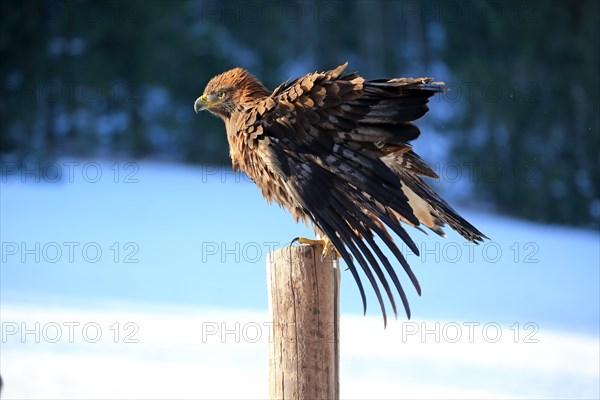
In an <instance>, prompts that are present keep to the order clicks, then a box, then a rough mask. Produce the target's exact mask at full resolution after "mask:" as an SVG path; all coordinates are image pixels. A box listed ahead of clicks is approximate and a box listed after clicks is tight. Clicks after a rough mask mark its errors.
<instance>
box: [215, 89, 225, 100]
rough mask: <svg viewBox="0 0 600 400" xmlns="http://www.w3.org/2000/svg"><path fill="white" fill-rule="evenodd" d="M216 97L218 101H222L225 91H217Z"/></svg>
mask: <svg viewBox="0 0 600 400" xmlns="http://www.w3.org/2000/svg"><path fill="white" fill-rule="evenodd" d="M217 97H218V98H219V99H220V100H223V99H224V98H225V91H224V90H219V91H217Z"/></svg>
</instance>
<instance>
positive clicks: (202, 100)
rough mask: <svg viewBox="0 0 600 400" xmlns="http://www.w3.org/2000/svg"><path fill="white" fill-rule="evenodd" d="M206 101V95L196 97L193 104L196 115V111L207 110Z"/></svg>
mask: <svg viewBox="0 0 600 400" xmlns="http://www.w3.org/2000/svg"><path fill="white" fill-rule="evenodd" d="M208 105H209V104H208V101H207V100H206V95H205V94H203V95H202V96H200V97H198V98H197V99H196V101H195V102H194V111H196V114H198V111H202V110H206V109H207V108H208Z"/></svg>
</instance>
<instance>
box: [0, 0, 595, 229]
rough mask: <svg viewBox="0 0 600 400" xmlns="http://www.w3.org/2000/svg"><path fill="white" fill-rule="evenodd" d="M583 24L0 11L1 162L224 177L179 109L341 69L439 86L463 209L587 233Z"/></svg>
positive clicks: (588, 139) (504, 7)
mask: <svg viewBox="0 0 600 400" xmlns="http://www.w3.org/2000/svg"><path fill="white" fill-rule="evenodd" d="M599 27H600V18H599V2H597V1H595V0H589V1H514V2H511V1H469V2H444V1H435V0H431V1H380V2H378V1H371V0H368V1H284V2H275V1H271V0H266V1H248V2H237V1H223V2H218V1H192V0H189V1H186V0H176V1H69V0H67V1H52V0H48V1H35V0H25V1H1V2H0V121H1V125H0V161H1V162H2V163H4V164H6V163H18V164H19V165H25V163H28V162H34V163H35V162H48V161H51V160H56V159H60V158H64V157H73V158H78V157H99V158H112V157H117V158H135V159H159V160H168V161H175V162H188V163H219V164H223V165H229V160H228V152H227V143H226V137H225V131H224V128H223V125H222V122H221V121H220V120H217V119H216V118H208V117H205V118H202V120H201V121H200V122H199V120H198V117H196V115H195V114H194V112H193V107H192V106H193V103H194V100H195V99H196V98H197V97H198V96H199V95H200V94H201V91H202V89H203V88H204V85H205V84H206V82H207V81H208V80H209V79H210V77H212V76H213V75H215V74H217V73H220V72H222V71H224V70H226V69H229V68H231V67H234V66H243V67H245V68H247V69H249V70H250V71H251V72H252V73H253V74H254V75H256V76H258V77H259V78H261V79H262V80H263V82H265V84H266V85H267V86H268V87H270V88H274V87H276V86H277V85H278V84H279V83H281V82H282V81H285V80H287V79H289V78H294V77H296V76H298V75H302V74H305V73H307V72H312V71H315V70H324V69H329V68H333V67H335V66H337V65H339V64H341V63H343V62H345V61H349V62H350V70H353V71H359V72H360V74H361V75H363V76H364V77H366V78H367V79H375V78H380V77H396V76H434V77H435V78H436V79H437V80H442V81H445V82H446V83H447V84H448V87H449V89H450V90H449V91H448V92H446V93H444V94H443V95H441V96H439V97H438V98H436V99H434V100H433V101H434V104H433V106H432V108H439V109H440V110H441V111H442V112H438V113H437V114H435V115H436V117H434V118H433V120H432V119H430V120H429V122H426V123H428V124H431V126H432V127H433V128H434V129H433V130H434V131H436V132H438V133H440V134H442V136H443V139H444V140H441V139H440V146H442V143H443V146H446V147H448V148H449V154H450V156H449V158H450V159H451V160H453V161H456V162H457V163H459V164H458V165H462V166H463V167H465V166H466V167H468V166H478V167H476V168H474V169H473V170H472V171H471V172H473V171H475V173H477V176H475V177H474V179H473V180H472V183H473V185H472V186H473V187H472V188H471V189H472V193H473V196H475V197H476V198H479V199H481V200H482V201H484V202H487V203H489V204H493V205H494V206H495V207H497V209H498V210H500V211H501V212H504V213H508V214H511V215H515V216H519V217H525V218H529V219H533V220H538V221H544V222H555V223H562V224H571V225H580V226H588V227H595V228H597V227H598V223H599V221H600V135H599V116H600V102H599V96H600V84H599V73H598V71H600V61H599V50H598V49H599V48H600V40H599V38H600V31H599V29H600V28H599ZM429 161H431V160H429ZM482 166H483V168H482ZM463 173H467V172H466V171H463Z"/></svg>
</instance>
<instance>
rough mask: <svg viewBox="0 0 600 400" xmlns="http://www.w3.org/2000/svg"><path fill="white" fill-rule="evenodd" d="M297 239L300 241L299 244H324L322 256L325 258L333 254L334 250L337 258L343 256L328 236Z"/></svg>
mask: <svg viewBox="0 0 600 400" xmlns="http://www.w3.org/2000/svg"><path fill="white" fill-rule="evenodd" d="M296 241H298V243H299V244H306V245H309V246H318V245H321V246H323V252H322V254H321V257H323V258H325V257H327V255H328V254H331V252H332V251H333V252H334V254H335V256H336V257H337V258H342V256H341V255H340V253H339V252H338V251H337V249H336V248H335V246H334V245H333V243H331V240H329V239H327V238H325V239H307V238H305V237H299V238H297V239H296Z"/></svg>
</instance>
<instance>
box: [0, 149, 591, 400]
mask: <svg viewBox="0 0 600 400" xmlns="http://www.w3.org/2000/svg"><path fill="white" fill-rule="evenodd" d="M1 172H2V174H1V179H2V181H1V182H0V185H1V186H0V190H1V193H0V220H1V224H0V235H1V246H2V248H1V251H2V253H1V257H2V260H1V270H0V278H1V282H0V289H1V292H0V299H1V305H0V320H1V323H2V330H1V338H0V339H1V340H0V374H1V375H2V378H3V380H4V385H5V386H4V390H3V392H2V398H6V399H10V398H27V399H29V398H32V399H33V398H38V399H41V398H73V399H75V398H77V399H84V398H249V397H250V398H264V397H266V395H267V392H266V389H267V382H266V379H267V374H266V370H267V347H266V346H267V343H268V340H269V337H268V316H267V313H266V308H267V306H266V304H267V291H266V284H265V281H266V277H265V259H266V254H267V253H268V252H269V251H270V250H271V249H273V248H278V247H281V246H284V245H287V242H288V241H289V240H290V239H291V238H293V237H296V236H301V235H304V236H309V237H310V236H311V235H312V232H311V230H310V229H307V228H306V227H304V226H299V225H296V224H294V222H293V220H292V218H291V217H290V216H289V215H287V213H286V212H284V211H283V210H280V209H279V208H278V207H276V206H269V205H267V204H266V203H265V202H264V200H263V199H262V197H261V196H260V193H259V191H258V189H256V188H255V187H254V185H253V184H252V183H250V182H248V180H247V178H245V177H243V176H240V175H234V174H233V173H231V172H229V171H226V170H220V169H217V168H216V167H214V166H212V165H205V166H200V167H187V166H178V165H170V164H160V163H144V162H142V163H138V162H135V163H128V162H126V161H118V162H112V161H111V162H101V161H96V160H79V161H72V162H70V161H60V162H57V163H55V164H40V165H38V166H37V168H35V167H34V168H32V169H31V170H30V171H29V172H25V173H23V172H16V171H14V170H13V165H10V164H6V163H5V164H3V165H2V171H1ZM42 173H45V174H47V175H48V176H47V177H44V176H42V175H43V174H42ZM58 173H60V174H61V178H62V179H60V180H58V179H55V177H56V176H57V174H58ZM36 180H39V182H36ZM460 211H461V212H462V213H463V214H464V216H465V217H467V219H469V220H470V221H471V222H472V223H473V224H474V225H475V226H477V227H478V228H479V229H481V230H482V231H483V232H484V233H485V234H487V235H488V236H489V237H491V238H492V240H491V241H489V242H486V243H485V244H483V245H480V246H472V245H470V244H467V243H465V241H464V240H463V239H462V238H460V237H459V236H458V235H456V234H455V233H449V235H448V238H446V239H441V238H438V237H434V235H429V236H425V235H423V234H422V233H420V232H418V231H412V232H411V234H412V236H413V238H414V239H415V241H416V242H417V243H418V244H419V246H420V248H421V255H420V256H419V257H417V256H415V255H412V254H408V256H407V258H408V260H409V262H410V263H411V265H412V267H413V269H414V271H415V273H416V275H417V277H418V278H419V281H420V283H421V286H422V288H423V295H422V297H418V296H417V295H416V294H415V293H414V290H412V289H411V288H410V286H409V284H408V283H409V282H408V280H407V279H404V277H401V279H402V280H403V282H404V283H405V287H406V288H407V289H408V290H407V291H408V293H409V300H410V302H411V307H412V311H413V319H412V320H411V321H406V319H405V318H404V317H403V316H400V317H399V318H398V320H397V321H391V322H390V323H389V324H388V328H387V329H386V330H384V329H383V324H382V321H381V318H380V316H379V311H378V309H377V307H376V302H375V301H374V297H373V296H372V294H371V296H370V297H369V299H368V300H369V311H368V316H367V317H363V316H362V315H360V314H361V310H362V307H361V304H360V297H359V295H358V291H357V289H356V287H355V284H354V282H353V281H352V277H351V276H350V274H349V273H348V272H344V273H342V299H341V301H342V318H341V319H342V326H341V335H342V336H341V357H342V359H341V390H342V396H343V397H344V398H374V397H377V398H399V397H410V398H414V397H423V398H433V397H438V398H453V397H454V398H465V397H473V398H482V397H485V398H493V397H496V398H507V397H520V398H565V397H568V398H576V397H578V398H598V397H599V396H600V388H599V386H600V380H599V375H600V369H599V364H600V349H599V318H600V312H599V307H600V306H599V303H600V294H599V293H600V291H599V285H600V276H599V265H600V259H599V258H600V238H599V235H598V232H594V231H586V230H580V229H572V228H565V227H557V226H550V225H541V224H535V223H530V222H524V221H519V220H514V219H511V218H507V217H502V216H497V215H492V214H486V213H482V212H473V211H472V210H469V209H462V210H460ZM407 253H409V252H407Z"/></svg>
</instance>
